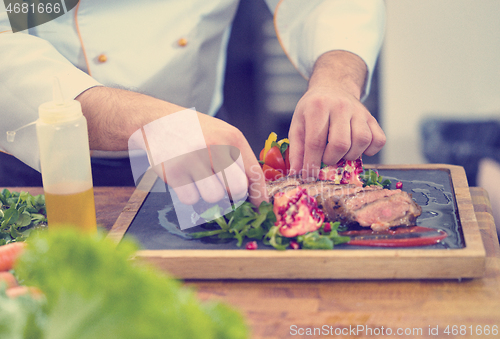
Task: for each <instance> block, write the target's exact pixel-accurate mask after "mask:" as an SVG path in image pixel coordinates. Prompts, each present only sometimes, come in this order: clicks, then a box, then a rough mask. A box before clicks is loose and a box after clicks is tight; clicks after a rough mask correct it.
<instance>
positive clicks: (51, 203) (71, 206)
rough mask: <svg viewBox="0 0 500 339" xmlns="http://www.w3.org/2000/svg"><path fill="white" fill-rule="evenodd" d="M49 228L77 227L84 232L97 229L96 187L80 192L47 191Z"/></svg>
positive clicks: (46, 202) (91, 231)
mask: <svg viewBox="0 0 500 339" xmlns="http://www.w3.org/2000/svg"><path fill="white" fill-rule="evenodd" d="M45 205H46V207H47V220H48V227H49V230H56V229H62V228H70V227H73V228H76V229H79V230H82V231H84V232H88V233H93V232H96V231H97V223H96V213H95V204H94V189H93V188H92V187H91V188H90V189H87V190H85V191H82V192H79V193H68V194H59V193H50V192H45Z"/></svg>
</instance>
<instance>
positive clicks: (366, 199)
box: [266, 176, 422, 230]
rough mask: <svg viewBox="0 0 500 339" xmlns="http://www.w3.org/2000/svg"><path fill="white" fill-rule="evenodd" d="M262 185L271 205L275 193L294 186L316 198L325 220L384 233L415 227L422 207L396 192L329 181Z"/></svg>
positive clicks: (283, 180) (286, 179) (295, 180)
mask: <svg viewBox="0 0 500 339" xmlns="http://www.w3.org/2000/svg"><path fill="white" fill-rule="evenodd" d="M266 184H267V192H268V195H269V197H270V199H271V202H273V199H274V196H275V195H276V193H278V192H285V193H286V192H287V191H291V190H294V189H296V188H297V187H298V186H300V187H301V188H304V189H306V191H307V194H308V195H310V196H313V197H315V198H316V201H317V203H318V207H319V208H320V209H321V210H322V211H323V213H324V214H325V221H331V222H335V221H340V222H341V224H343V225H350V224H358V225H361V226H365V227H371V228H372V229H374V230H384V229H388V228H389V227H392V226H400V225H404V226H410V225H415V220H416V218H417V217H418V216H419V215H420V214H421V213H422V208H421V207H420V206H419V205H417V204H416V203H415V202H414V201H413V199H412V197H411V195H410V194H408V193H406V192H404V191H401V190H399V189H397V190H388V189H384V188H382V187H380V186H368V187H359V186H356V185H339V184H335V182H334V181H329V180H319V181H314V182H306V181H304V180H302V179H301V178H299V177H296V176H288V177H284V178H281V179H279V180H276V181H271V182H267V183H266Z"/></svg>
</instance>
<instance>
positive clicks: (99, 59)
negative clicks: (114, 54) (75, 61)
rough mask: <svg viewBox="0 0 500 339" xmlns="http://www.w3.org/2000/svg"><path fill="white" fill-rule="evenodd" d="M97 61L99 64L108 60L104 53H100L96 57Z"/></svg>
mask: <svg viewBox="0 0 500 339" xmlns="http://www.w3.org/2000/svg"><path fill="white" fill-rule="evenodd" d="M97 61H99V62H100V63H101V64H102V63H105V62H106V61H108V57H107V56H106V54H101V55H99V56H98V57H97Z"/></svg>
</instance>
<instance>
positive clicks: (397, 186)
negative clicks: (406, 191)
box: [396, 181, 403, 190]
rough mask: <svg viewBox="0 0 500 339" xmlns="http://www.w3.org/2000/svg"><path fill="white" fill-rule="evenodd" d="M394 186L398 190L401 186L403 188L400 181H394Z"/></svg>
mask: <svg viewBox="0 0 500 339" xmlns="http://www.w3.org/2000/svg"><path fill="white" fill-rule="evenodd" d="M396 188H397V189H398V190H400V189H402V188H403V183H402V182H401V181H398V182H397V183H396Z"/></svg>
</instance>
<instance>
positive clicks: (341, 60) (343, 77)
mask: <svg viewBox="0 0 500 339" xmlns="http://www.w3.org/2000/svg"><path fill="white" fill-rule="evenodd" d="M366 75H367V68H366V64H365V62H364V61H363V60H362V59H361V58H360V57H359V56H357V55H355V54H352V53H350V52H346V51H331V52H327V53H324V54H322V55H321V56H320V57H319V58H318V60H317V61H316V63H315V65H314V69H313V73H312V75H311V78H310V79H309V88H311V87H315V86H317V87H336V88H341V89H343V90H345V91H348V92H349V93H351V94H352V95H354V96H355V97H356V98H357V99H359V98H360V97H361V96H362V95H363V90H364V88H365V81H366Z"/></svg>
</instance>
